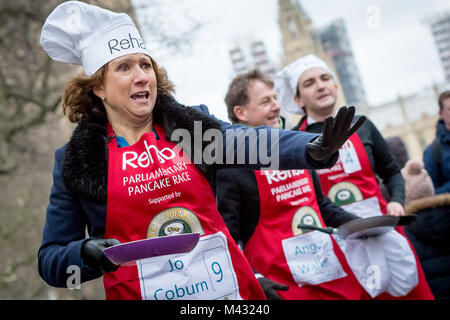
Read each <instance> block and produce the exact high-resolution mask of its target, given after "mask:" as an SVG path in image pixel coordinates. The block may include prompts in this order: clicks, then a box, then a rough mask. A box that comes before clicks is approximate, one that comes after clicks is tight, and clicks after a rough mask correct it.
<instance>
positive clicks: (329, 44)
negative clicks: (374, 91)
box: [317, 19, 367, 108]
mask: <svg viewBox="0 0 450 320" xmlns="http://www.w3.org/2000/svg"><path fill="white" fill-rule="evenodd" d="M317 32H318V34H319V37H320V41H321V43H322V46H323V49H324V50H325V52H326V53H328V54H329V55H330V56H331V58H332V59H333V63H334V67H335V68H336V72H337V74H338V76H339V80H340V84H341V86H342V90H343V91H344V95H345V100H347V103H348V104H349V105H353V106H356V107H357V108H359V107H360V106H363V105H365V104H367V99H366V93H365V91H364V87H363V86H362V81H361V76H360V74H359V70H358V67H357V64H356V62H355V58H354V56H353V50H352V47H351V44H350V40H349V38H348V35H347V30H346V27H345V23H344V20H343V19H337V20H335V21H333V22H331V23H330V24H329V25H327V26H325V27H322V28H320V29H318V30H317Z"/></svg>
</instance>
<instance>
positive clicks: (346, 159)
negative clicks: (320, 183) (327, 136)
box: [339, 140, 361, 173]
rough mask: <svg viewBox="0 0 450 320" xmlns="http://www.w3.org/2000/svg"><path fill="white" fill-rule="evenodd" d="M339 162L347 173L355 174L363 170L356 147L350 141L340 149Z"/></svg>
mask: <svg viewBox="0 0 450 320" xmlns="http://www.w3.org/2000/svg"><path fill="white" fill-rule="evenodd" d="M339 160H340V161H341V162H342V167H343V168H344V172H345V173H353V172H357V171H360V170H361V163H360V162H359V159H358V155H357V154H356V150H355V147H354V146H353V143H352V142H351V141H350V140H347V142H346V143H345V144H344V145H343V146H342V147H341V148H340V149H339Z"/></svg>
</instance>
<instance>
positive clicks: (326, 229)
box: [297, 223, 337, 234]
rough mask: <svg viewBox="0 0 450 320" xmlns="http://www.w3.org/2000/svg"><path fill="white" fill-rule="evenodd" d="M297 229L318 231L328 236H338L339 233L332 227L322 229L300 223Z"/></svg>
mask: <svg viewBox="0 0 450 320" xmlns="http://www.w3.org/2000/svg"><path fill="white" fill-rule="evenodd" d="M297 228H299V229H309V230H317V231H320V232H324V233H328V234H336V233H337V229H335V228H332V227H326V228H320V227H316V226H313V225H310V224H303V223H299V224H298V225H297Z"/></svg>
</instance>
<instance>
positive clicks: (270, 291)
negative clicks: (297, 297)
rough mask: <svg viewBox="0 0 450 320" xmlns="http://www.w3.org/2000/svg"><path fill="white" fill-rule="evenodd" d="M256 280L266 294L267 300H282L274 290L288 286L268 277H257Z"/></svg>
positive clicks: (284, 288)
mask: <svg viewBox="0 0 450 320" xmlns="http://www.w3.org/2000/svg"><path fill="white" fill-rule="evenodd" d="M258 282H259V284H260V286H261V288H262V289H263V291H264V294H265V295H266V298H267V300H283V299H282V298H281V297H280V296H279V295H278V293H277V292H276V291H275V290H283V291H286V290H287V289H289V286H287V285H284V284H281V283H277V282H275V281H272V280H270V279H268V278H264V277H261V278H258Z"/></svg>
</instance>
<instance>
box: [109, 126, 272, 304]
mask: <svg viewBox="0 0 450 320" xmlns="http://www.w3.org/2000/svg"><path fill="white" fill-rule="evenodd" d="M154 127H155V131H156V132H157V134H158V136H159V139H156V136H155V134H154V133H153V132H148V133H146V134H144V135H143V136H142V137H141V139H140V140H139V141H138V142H137V143H136V144H134V145H132V146H128V147H123V148H119V147H118V146H117V142H116V139H115V138H112V139H111V140H110V142H109V144H108V149H109V164H108V195H107V208H106V212H107V215H106V227H105V238H115V239H118V240H119V241H121V242H128V241H134V240H140V239H145V238H151V237H158V236H165V235H171V234H177V233H200V234H201V238H200V241H199V243H198V245H197V247H196V248H195V249H193V250H192V251H191V252H189V253H186V254H181V255H177V254H175V255H168V256H161V257H154V258H149V259H144V260H140V261H137V262H136V265H135V266H128V267H126V266H122V267H120V268H119V269H118V270H117V271H115V272H111V273H108V274H105V275H104V276H103V282H104V286H105V292H106V299H155V300H162V299H164V300H172V299H191V300H192V299H241V298H242V299H265V296H264V293H263V291H262V289H261V287H260V285H259V283H258V281H257V280H256V278H255V276H254V274H253V271H252V270H251V268H250V266H249V264H248V262H247V261H246V259H245V257H244V255H243V254H242V252H241V250H240V249H239V248H238V246H237V245H236V244H235V242H234V241H233V239H232V237H231V236H230V234H229V232H228V229H227V228H226V226H225V223H224V222H223V220H222V218H221V216H220V214H219V213H218V211H217V205H216V201H215V198H214V195H213V192H212V190H211V187H210V184H209V183H208V181H207V180H206V178H205V177H204V176H203V175H202V173H201V172H200V171H199V170H198V168H197V167H196V166H195V165H194V164H192V163H190V160H189V159H188V157H186V156H184V155H182V152H181V151H180V149H179V148H178V147H177V146H176V145H175V144H174V143H172V142H168V141H167V140H166V139H165V135H164V131H163V129H162V128H161V127H160V126H158V125H154ZM108 136H113V132H112V128H111V126H110V125H109V124H108Z"/></svg>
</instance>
